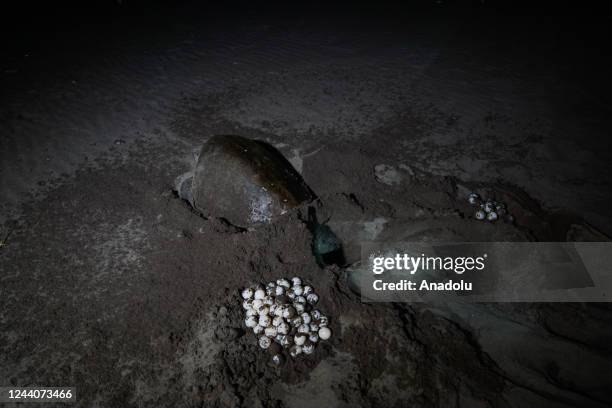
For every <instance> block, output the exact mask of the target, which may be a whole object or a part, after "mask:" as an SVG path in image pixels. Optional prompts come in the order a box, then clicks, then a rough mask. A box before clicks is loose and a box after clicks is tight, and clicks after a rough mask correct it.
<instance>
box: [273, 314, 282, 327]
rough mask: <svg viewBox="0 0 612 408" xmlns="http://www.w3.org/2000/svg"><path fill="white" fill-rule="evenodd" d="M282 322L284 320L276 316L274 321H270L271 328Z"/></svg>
mask: <svg viewBox="0 0 612 408" xmlns="http://www.w3.org/2000/svg"><path fill="white" fill-rule="evenodd" d="M284 322H285V319H283V318H282V317H281V316H276V317H275V318H274V319H272V326H275V327H276V326H278V325H280V324H281V323H284Z"/></svg>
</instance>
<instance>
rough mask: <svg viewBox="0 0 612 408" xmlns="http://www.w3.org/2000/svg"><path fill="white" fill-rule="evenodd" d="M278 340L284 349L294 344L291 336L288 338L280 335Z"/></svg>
mask: <svg viewBox="0 0 612 408" xmlns="http://www.w3.org/2000/svg"><path fill="white" fill-rule="evenodd" d="M277 339H278V344H280V345H281V346H282V347H284V348H287V347H289V346H290V345H291V344H293V340H292V338H291V336H287V335H286V334H279V335H278V336H277Z"/></svg>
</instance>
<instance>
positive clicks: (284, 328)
mask: <svg viewBox="0 0 612 408" xmlns="http://www.w3.org/2000/svg"><path fill="white" fill-rule="evenodd" d="M242 298H243V303H242V306H243V308H244V310H245V314H246V317H245V319H244V324H245V325H246V326H247V327H248V328H250V329H252V330H253V333H255V334H256V335H257V336H259V339H258V342H259V347H261V348H262V349H271V350H272V352H273V357H272V362H273V363H275V364H280V363H281V362H282V355H281V350H282V349H288V350H289V355H290V356H291V357H297V356H298V355H300V354H306V355H308V354H312V353H313V352H314V349H315V345H316V344H317V343H318V342H319V340H328V339H329V338H330V337H331V330H330V328H329V327H328V323H329V321H328V318H327V316H325V315H323V313H321V311H320V310H318V309H315V308H314V307H315V305H316V304H317V302H318V301H319V296H318V295H317V294H316V293H315V291H314V289H313V288H312V286H309V285H302V280H301V279H300V278H298V277H294V278H292V279H291V280H288V279H278V280H277V281H276V282H269V283H268V284H267V285H266V286H265V287H264V286H263V285H255V286H251V287H247V288H245V289H243V290H242Z"/></svg>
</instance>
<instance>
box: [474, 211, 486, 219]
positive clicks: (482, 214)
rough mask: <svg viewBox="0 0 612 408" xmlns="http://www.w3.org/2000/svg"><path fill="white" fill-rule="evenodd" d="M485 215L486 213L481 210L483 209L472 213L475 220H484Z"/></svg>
mask: <svg viewBox="0 0 612 408" xmlns="http://www.w3.org/2000/svg"><path fill="white" fill-rule="evenodd" d="M486 216H487V214H486V213H485V212H484V211H483V210H478V211H476V213H475V214H474V217H475V218H476V219H477V220H484V219H485V217H486Z"/></svg>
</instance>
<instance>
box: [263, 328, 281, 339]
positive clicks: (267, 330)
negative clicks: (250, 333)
mask: <svg viewBox="0 0 612 408" xmlns="http://www.w3.org/2000/svg"><path fill="white" fill-rule="evenodd" d="M264 334H265V335H266V336H268V337H276V335H277V334H278V331H277V330H276V327H274V326H269V327H266V328H265V329H264Z"/></svg>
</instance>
